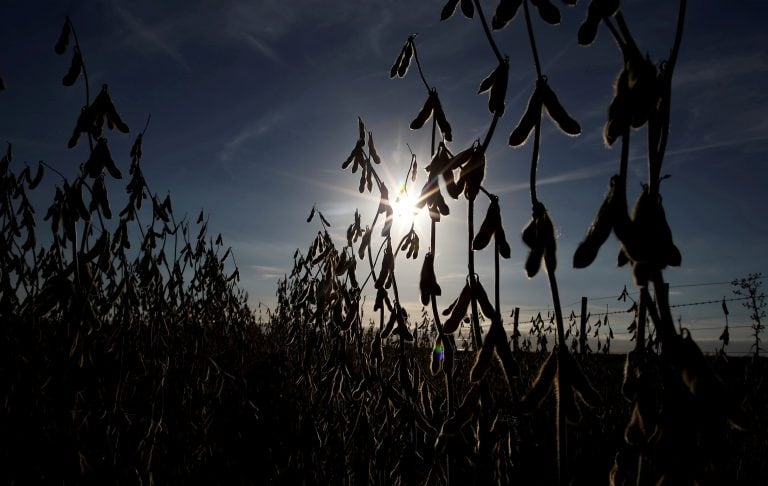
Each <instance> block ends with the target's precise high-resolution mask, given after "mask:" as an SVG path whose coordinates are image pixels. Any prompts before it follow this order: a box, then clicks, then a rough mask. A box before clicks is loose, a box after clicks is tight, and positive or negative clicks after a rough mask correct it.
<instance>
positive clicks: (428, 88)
mask: <svg viewBox="0 0 768 486" xmlns="http://www.w3.org/2000/svg"><path fill="white" fill-rule="evenodd" d="M414 37H415V34H414V35H412V36H411V38H410V39H409V40H408V41H409V42H410V43H411V48H412V49H413V60H414V61H416V67H417V68H418V70H419V76H421V81H422V82H423V83H424V87H425V88H427V91H432V88H431V87H430V86H429V83H427V78H425V77H424V71H423V70H422V69H421V63H420V62H419V55H418V53H417V52H416V43H415V42H414V41H413V39H414Z"/></svg>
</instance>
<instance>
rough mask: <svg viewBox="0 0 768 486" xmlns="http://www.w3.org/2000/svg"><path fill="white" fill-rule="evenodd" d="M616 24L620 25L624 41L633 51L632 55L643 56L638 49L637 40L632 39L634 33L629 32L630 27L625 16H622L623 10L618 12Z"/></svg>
mask: <svg viewBox="0 0 768 486" xmlns="http://www.w3.org/2000/svg"><path fill="white" fill-rule="evenodd" d="M615 17H616V23H617V24H619V30H621V34H622V35H623V36H624V41H625V42H626V45H627V47H628V48H629V49H631V50H632V53H633V54H635V55H638V56H639V55H641V54H640V49H639V48H638V47H637V44H636V43H635V39H634V38H632V33H631V32H630V31H629V26H627V22H626V21H625V20H624V15H622V13H621V10H619V11H618V12H616V15H615Z"/></svg>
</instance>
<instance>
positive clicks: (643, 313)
mask: <svg viewBox="0 0 768 486" xmlns="http://www.w3.org/2000/svg"><path fill="white" fill-rule="evenodd" d="M649 297H650V296H649V295H648V289H647V288H645V287H643V288H641V289H640V302H638V304H637V306H638V311H637V335H636V336H635V351H637V352H640V353H642V352H644V350H645V324H646V322H645V321H646V319H647V315H648V303H649V302H648V298H649Z"/></svg>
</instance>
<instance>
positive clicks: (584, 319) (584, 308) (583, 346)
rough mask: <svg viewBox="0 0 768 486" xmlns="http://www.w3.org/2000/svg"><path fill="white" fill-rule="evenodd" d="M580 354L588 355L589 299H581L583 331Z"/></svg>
mask: <svg viewBox="0 0 768 486" xmlns="http://www.w3.org/2000/svg"><path fill="white" fill-rule="evenodd" d="M579 352H580V353H581V354H587V298H586V297H582V298H581V329H580V330H579Z"/></svg>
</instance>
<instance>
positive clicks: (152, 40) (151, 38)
mask: <svg viewBox="0 0 768 486" xmlns="http://www.w3.org/2000/svg"><path fill="white" fill-rule="evenodd" d="M112 6H113V8H114V10H115V13H117V15H118V16H119V17H120V19H121V20H122V21H123V22H124V23H125V26H126V27H127V28H128V30H129V31H130V32H131V33H132V34H133V35H134V36H135V38H136V39H137V40H138V41H139V42H140V43H141V44H142V45H143V46H145V47H148V48H149V49H150V50H154V51H157V52H160V53H162V54H164V55H166V56H168V57H170V58H171V59H173V60H174V61H175V62H176V64H178V65H179V66H180V67H181V68H183V69H185V70H187V71H189V70H190V68H189V64H188V63H187V61H186V59H184V56H182V55H181V52H180V51H179V50H178V49H177V48H176V47H174V46H173V45H172V44H171V43H169V42H167V41H166V40H165V39H164V38H163V36H162V35H161V34H160V32H159V31H158V30H157V29H155V28H153V27H151V26H150V25H148V24H146V23H145V22H143V21H142V20H141V19H139V18H138V17H137V16H135V15H133V14H132V13H130V12H129V11H128V10H126V9H124V8H123V7H122V6H120V5H119V4H118V2H112Z"/></svg>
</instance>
